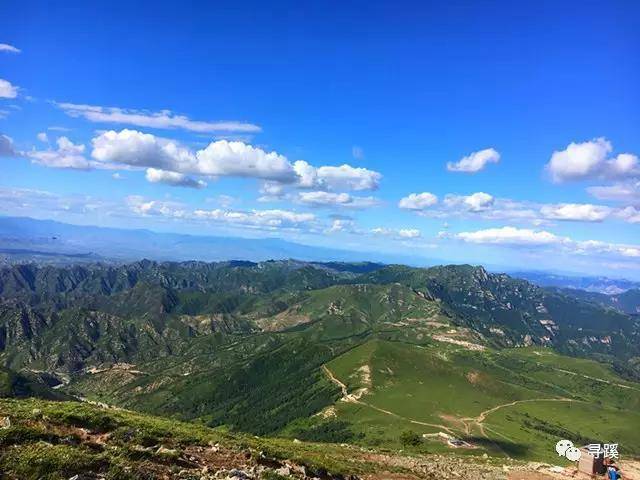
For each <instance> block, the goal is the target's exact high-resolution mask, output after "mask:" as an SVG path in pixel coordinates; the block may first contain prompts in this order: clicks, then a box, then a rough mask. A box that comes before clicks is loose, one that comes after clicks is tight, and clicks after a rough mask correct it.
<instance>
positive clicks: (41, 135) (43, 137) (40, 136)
mask: <svg viewBox="0 0 640 480" xmlns="http://www.w3.org/2000/svg"><path fill="white" fill-rule="evenodd" d="M36 138H37V139H38V140H40V141H41V142H43V143H47V142H48V141H49V137H48V136H47V134H46V132H40V133H39V134H38V135H36Z"/></svg>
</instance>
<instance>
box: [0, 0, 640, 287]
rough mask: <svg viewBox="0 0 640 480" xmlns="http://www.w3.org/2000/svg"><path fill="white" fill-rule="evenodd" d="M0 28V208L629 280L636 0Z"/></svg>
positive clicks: (128, 14)
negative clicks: (0, 155)
mask: <svg viewBox="0 0 640 480" xmlns="http://www.w3.org/2000/svg"><path fill="white" fill-rule="evenodd" d="M0 18H3V19H5V20H4V21H3V22H2V30H1V34H0V35H1V37H0V44H2V45H4V46H0V79H2V80H1V81H0V117H1V118H0V132H1V133H2V134H3V137H0V154H2V158H1V159H0V162H2V169H1V171H2V175H1V176H0V214H4V215H22V216H32V217H36V218H52V219H58V220H61V221H67V222H70V223H79V224H97V225H109V226H121V227H126V228H139V227H144V228H152V229H156V230H161V231H178V232H189V233H201V234H217V235H240V236H249V237H263V236H276V237H282V238H286V239H289V240H295V241H299V242H302V243H307V244H312V245H326V246H331V247H342V248H349V249H356V250H376V251H389V252H402V253H413V254H415V255H416V256H421V257H428V258H433V259H436V260H438V259H439V260H442V261H456V262H459V261H465V262H473V263H485V264H493V265H505V266H514V267H532V268H533V267H536V268H547V269H555V270H564V271H580V272H589V273H598V274H601V273H606V274H609V275H615V276H626V277H638V276H640V236H639V235H638V229H639V226H640V162H639V161H638V158H637V156H638V155H640V135H639V134H638V132H639V127H640V113H639V111H640V109H639V107H640V89H638V88H637V84H638V78H639V77H640V75H639V74H640V31H639V30H638V28H637V25H638V22H639V21H640V4H638V3H637V2H631V1H629V2H610V1H608V2H604V1H602V2H584V1H581V2H535V4H534V3H531V4H529V5H524V4H523V3H522V2H477V1H475V2H471V1H469V2H439V3H425V2H415V3H412V2H393V3H392V2H379V3H377V2H366V3H365V2H317V3H316V4H315V5H302V4H301V2H273V3H270V4H269V5H268V6H267V5H265V4H263V3H260V2H228V3H225V2H216V3H215V4H212V3H211V2H202V3H200V4H198V3H190V4H189V5H184V4H175V3H169V2H149V3H145V2H117V1H116V2H113V1H112V2H95V3H92V4H91V6H88V5H87V4H86V2H71V1H70V2H61V3H60V4H56V5H48V6H47V7H46V8H45V7H44V6H43V4H42V3H41V2H29V1H20V2H13V1H4V2H2V4H1V5H0ZM8 19H10V21H8ZM300 162H303V163H300ZM343 165H346V166H345V167H342V166H343ZM204 184H206V186H204ZM411 194H415V195H413V196H412V195H411ZM403 199H404V200H403Z"/></svg>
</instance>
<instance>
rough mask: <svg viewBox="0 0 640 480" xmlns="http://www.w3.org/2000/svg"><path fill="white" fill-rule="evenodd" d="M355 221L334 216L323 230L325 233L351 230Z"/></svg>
mask: <svg viewBox="0 0 640 480" xmlns="http://www.w3.org/2000/svg"><path fill="white" fill-rule="evenodd" d="M354 229H355V222H354V221H353V220H348V219H343V218H336V219H334V220H333V221H332V222H331V226H330V227H329V228H328V229H326V230H325V232H326V233H339V232H353V231H354Z"/></svg>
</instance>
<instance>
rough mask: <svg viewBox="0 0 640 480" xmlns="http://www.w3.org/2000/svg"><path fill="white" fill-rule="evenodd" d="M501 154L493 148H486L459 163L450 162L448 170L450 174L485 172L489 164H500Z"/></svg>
mask: <svg viewBox="0 0 640 480" xmlns="http://www.w3.org/2000/svg"><path fill="white" fill-rule="evenodd" d="M499 161H500V154H499V153H498V151H497V150H495V149H493V148H486V149H484V150H480V151H478V152H473V153H471V154H470V155H467V156H466V157H463V158H462V159H460V160H459V161H457V162H448V163H447V170H449V171H450V172H463V173H477V172H479V171H480V170H483V169H484V168H485V167H486V166H487V165H488V164H489V163H498V162H499Z"/></svg>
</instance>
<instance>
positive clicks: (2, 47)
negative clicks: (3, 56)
mask: <svg viewBox="0 0 640 480" xmlns="http://www.w3.org/2000/svg"><path fill="white" fill-rule="evenodd" d="M21 51H22V50H20V49H19V48H16V47H14V46H13V45H9V44H8V43H0V52H8V53H20V52H21Z"/></svg>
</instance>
